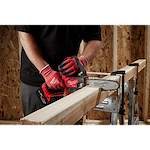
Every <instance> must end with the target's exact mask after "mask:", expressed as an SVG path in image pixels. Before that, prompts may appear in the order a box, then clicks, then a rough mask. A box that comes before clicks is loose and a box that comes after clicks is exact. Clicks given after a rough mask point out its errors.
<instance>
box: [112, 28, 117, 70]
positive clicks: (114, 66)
mask: <svg viewBox="0 0 150 150" xmlns="http://www.w3.org/2000/svg"><path fill="white" fill-rule="evenodd" d="M116 70H117V26H116V25H114V26H113V71H116Z"/></svg>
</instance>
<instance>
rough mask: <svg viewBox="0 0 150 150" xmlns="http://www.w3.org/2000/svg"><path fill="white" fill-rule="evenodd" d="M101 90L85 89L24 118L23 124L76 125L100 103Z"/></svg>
mask: <svg viewBox="0 0 150 150" xmlns="http://www.w3.org/2000/svg"><path fill="white" fill-rule="evenodd" d="M99 94H100V90H99V88H95V87H88V86H86V87H84V88H82V89H81V90H78V91H76V92H74V93H72V94H70V95H68V96H66V97H64V98H62V99H60V100H59V101H56V102H55V103H52V104H50V105H48V106H46V107H44V108H42V109H40V110H38V111H36V112H34V113H32V114H30V115H28V116H26V117H24V118H22V119H21V124H33V125H35V124H37V125H40V124H45V125H47V124H51V125H60V124H62V125H63V124H65V125H67V124H74V123H76V122H77V121H78V120H79V119H80V118H82V117H83V115H84V114H86V113H87V112H88V111H89V110H90V109H92V108H93V107H95V106H96V105H98V103H99Z"/></svg>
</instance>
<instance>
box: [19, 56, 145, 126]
mask: <svg viewBox="0 0 150 150" xmlns="http://www.w3.org/2000/svg"><path fill="white" fill-rule="evenodd" d="M136 62H137V63H139V65H140V66H139V70H138V71H141V70H142V69H143V68H144V67H145V66H146V60H144V59H141V60H138V61H136ZM122 69H123V70H124V69H125V72H126V75H125V76H126V77H125V82H127V81H128V80H129V79H131V78H132V77H133V76H134V75H135V70H136V67H134V66H127V67H126V68H125V67H124V68H122ZM104 78H105V79H108V80H115V81H118V82H120V76H118V75H117V76H111V75H109V76H106V77H104ZM114 92H115V91H101V90H100V88H98V87H89V86H86V87H84V88H82V89H80V90H78V91H76V92H74V93H72V94H70V95H68V96H66V97H64V98H62V99H60V100H59V101H56V102H54V103H52V104H50V105H48V106H46V107H44V108H42V109H40V110H37V111H35V112H33V113H32V114H30V115H28V116H26V117H24V118H22V119H21V120H20V121H21V124H38V125H39V124H40V125H48V124H49V125H57V124H58V125H60V124H62V125H65V124H74V123H76V122H77V121H78V120H79V119H80V118H82V117H83V116H84V115H85V114H86V113H87V112H88V111H90V110H91V109H92V108H94V107H95V106H96V105H98V104H99V103H100V102H102V101H103V100H104V99H105V98H107V97H108V96H110V95H111V94H113V93H114Z"/></svg>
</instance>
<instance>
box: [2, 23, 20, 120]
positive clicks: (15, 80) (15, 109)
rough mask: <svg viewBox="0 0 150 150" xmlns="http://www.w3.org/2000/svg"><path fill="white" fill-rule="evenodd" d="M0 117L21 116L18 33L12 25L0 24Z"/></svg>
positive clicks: (16, 117)
mask: <svg viewBox="0 0 150 150" xmlns="http://www.w3.org/2000/svg"><path fill="white" fill-rule="evenodd" d="M0 60H1V62H0V119H1V120H18V119H20V118H21V117H22V116H23V112H22V105H21V100H20V79H19V72H20V61H19V45H18V33H17V32H16V31H15V30H13V26H4V25H3V26H0Z"/></svg>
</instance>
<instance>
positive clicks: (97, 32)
mask: <svg viewBox="0 0 150 150" xmlns="http://www.w3.org/2000/svg"><path fill="white" fill-rule="evenodd" d="M83 39H84V41H85V42H88V41H91V40H99V41H101V27H100V25H96V26H95V25H86V26H85V30H84V34H83Z"/></svg>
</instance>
